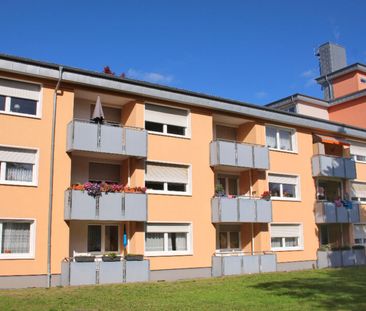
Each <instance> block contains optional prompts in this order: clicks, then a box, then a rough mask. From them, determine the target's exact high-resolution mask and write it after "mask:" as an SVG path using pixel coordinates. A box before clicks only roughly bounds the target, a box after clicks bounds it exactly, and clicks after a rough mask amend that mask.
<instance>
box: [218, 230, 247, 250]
mask: <svg viewBox="0 0 366 311" xmlns="http://www.w3.org/2000/svg"><path fill="white" fill-rule="evenodd" d="M216 232H217V237H216V249H217V251H218V252H233V251H240V250H241V238H240V232H241V226H240V225H218V227H217V230H216Z"/></svg>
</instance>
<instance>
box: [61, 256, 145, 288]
mask: <svg viewBox="0 0 366 311" xmlns="http://www.w3.org/2000/svg"><path fill="white" fill-rule="evenodd" d="M149 279H150V263H149V261H148V260H143V261H126V260H122V261H115V262H104V261H97V260H96V261H92V262H76V261H73V260H71V261H63V262H62V263H61V285H62V286H68V285H71V286H79V285H96V284H113V283H130V282H147V281H149Z"/></svg>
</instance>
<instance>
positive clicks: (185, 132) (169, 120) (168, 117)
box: [145, 104, 190, 137]
mask: <svg viewBox="0 0 366 311" xmlns="http://www.w3.org/2000/svg"><path fill="white" fill-rule="evenodd" d="M188 115H189V113H188V110H185V109H177V108H171V107H166V106H158V105H152V104H146V105H145V129H146V130H148V131H150V132H155V133H162V134H166V135H172V136H183V137H188V136H190V133H189V132H190V131H189V124H188V121H189V120H188V119H189V118H188Z"/></svg>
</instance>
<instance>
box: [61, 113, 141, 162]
mask: <svg viewBox="0 0 366 311" xmlns="http://www.w3.org/2000/svg"><path fill="white" fill-rule="evenodd" d="M67 151H68V152H73V151H81V152H96V153H108V154H114V155H124V156H135V157H146V156H147V132H146V131H145V130H144V129H139V128H133V127H122V126H119V125H115V124H108V123H106V124H97V123H93V122H90V121H84V120H73V121H71V122H70V123H69V124H68V125H67Z"/></svg>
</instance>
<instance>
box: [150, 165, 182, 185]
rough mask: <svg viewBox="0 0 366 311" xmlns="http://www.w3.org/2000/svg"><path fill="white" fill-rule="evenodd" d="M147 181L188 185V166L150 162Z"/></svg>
mask: <svg viewBox="0 0 366 311" xmlns="http://www.w3.org/2000/svg"><path fill="white" fill-rule="evenodd" d="M145 180H146V181H158V182H172V183H185V184H187V183H188V166H185V165H174V164H165V163H156V162H149V163H147V164H146V176H145Z"/></svg>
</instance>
